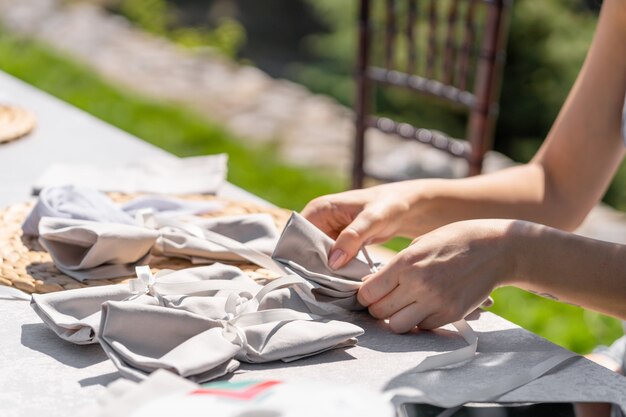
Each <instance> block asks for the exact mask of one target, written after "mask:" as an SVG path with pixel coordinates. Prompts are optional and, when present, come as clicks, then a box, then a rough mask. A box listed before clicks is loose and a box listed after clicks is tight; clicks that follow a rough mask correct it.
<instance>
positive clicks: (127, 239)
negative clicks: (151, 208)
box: [39, 214, 278, 281]
mask: <svg viewBox="0 0 626 417" xmlns="http://www.w3.org/2000/svg"><path fill="white" fill-rule="evenodd" d="M188 220H190V222H188V223H184V224H182V223H178V221H176V222H175V223H176V224H179V226H177V227H172V226H166V227H160V228H158V229H157V230H155V229H150V228H147V227H139V226H133V225H126V224H119V223H99V222H92V221H87V220H73V219H61V218H49V217H44V218H43V219H41V221H40V223H39V233H40V238H39V241H40V242H41V244H42V246H43V247H44V248H45V249H46V250H47V251H48V252H49V253H50V256H51V257H52V260H53V261H54V263H55V265H56V266H57V268H59V270H60V271H62V272H63V273H65V274H67V275H69V276H71V277H72V278H75V279H77V280H79V281H85V280H89V279H104V278H117V277H125V276H131V275H133V273H134V266H135V265H136V264H141V263H144V264H145V263H147V262H148V256H149V255H150V254H152V255H155V256H165V257H178V258H187V259H192V258H193V259H194V260H195V261H197V260H198V259H200V260H201V261H202V262H201V263H208V262H215V261H241V260H244V259H245V258H242V257H241V256H240V255H238V254H237V253H235V252H233V251H232V250H231V249H229V248H225V247H224V246H223V245H219V244H215V243H213V242H212V241H211V240H209V236H208V234H216V233H217V234H219V235H222V236H226V237H228V238H230V239H232V240H234V241H236V242H238V243H240V244H245V245H246V247H248V248H251V249H253V250H256V251H258V252H264V253H266V254H267V253H271V251H272V250H273V248H274V246H275V242H276V238H277V236H278V231H277V230H276V226H275V225H274V222H273V220H272V218H271V216H269V215H268V214H250V215H241V216H225V217H217V218H214V219H202V218H199V217H193V216H189V217H188ZM154 221H155V222H156V227H159V226H160V225H164V224H174V223H173V222H170V221H169V220H168V219H164V218H160V217H155V218H154ZM190 227H193V228H192V229H190ZM190 230H191V231H190Z"/></svg>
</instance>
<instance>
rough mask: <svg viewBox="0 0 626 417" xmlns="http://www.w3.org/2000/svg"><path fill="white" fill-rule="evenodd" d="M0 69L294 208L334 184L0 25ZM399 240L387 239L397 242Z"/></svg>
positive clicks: (567, 310)
mask: <svg viewBox="0 0 626 417" xmlns="http://www.w3.org/2000/svg"><path fill="white" fill-rule="evenodd" d="M0 69H1V70H3V71H5V72H7V73H9V74H12V75H14V76H16V77H18V78H20V79H22V80H24V81H26V82H28V83H30V84H32V85H34V86H36V87H38V88H40V89H42V90H44V91H47V92H49V93H51V94H52V95H55V96H57V97H59V98H60V99H62V100H65V101H67V102H69V103H71V104H73V105H74V106H76V107H79V108H81V109H83V110H85V111H87V112H89V113H91V114H93V115H94V116H96V117H98V118H100V119H102V120H105V121H107V122H109V123H111V124H113V125H115V126H117V127H119V128H121V129H123V130H126V131H128V132H130V133H132V134H134V135H136V136H138V137H140V138H142V139H144V140H146V141H147V142H150V143H152V144H154V145H156V146H159V147H161V148H163V149H165V150H167V151H169V152H171V153H173V154H176V155H179V156H190V155H201V154H211V153H217V152H226V153H228V154H229V157H230V162H229V180H230V181H231V182H232V183H234V184H236V185H239V186H240V187H242V188H245V189H247V190H249V191H251V192H253V193H255V194H257V195H259V196H261V197H263V198H265V199H267V200H269V201H271V202H273V203H275V204H277V205H279V206H282V207H287V208H291V209H295V210H299V209H301V208H302V207H303V206H304V205H305V204H306V203H307V202H308V201H309V200H310V199H311V198H313V197H316V196H318V195H322V194H327V193H331V192H337V191H340V190H342V189H343V188H344V187H345V184H344V182H343V181H342V180H338V179H337V178H334V177H332V176H330V175H324V174H320V173H319V172H314V171H312V170H305V169H302V168H295V167H291V166H288V165H286V164H284V163H282V162H280V161H279V160H277V158H276V157H275V155H274V153H273V152H272V149H271V148H251V147H249V146H245V145H243V144H241V143H240V142H239V141H237V138H236V137H234V136H233V135H232V134H230V133H229V132H227V131H226V130H224V129H222V128H221V127H219V126H217V125H214V124H211V123H209V122H207V121H206V120H204V119H203V118H201V117H199V116H197V115H195V114H194V113H193V112H191V111H189V110H188V109H185V108H181V107H180V106H178V105H174V104H163V103H155V102H154V101H151V100H147V99H145V98H142V97H139V96H137V95H133V94H132V93H130V92H128V90H126V89H121V88H116V87H114V86H112V85H110V84H108V83H105V82H103V81H102V80H101V79H100V78H99V77H97V76H95V75H94V74H93V72H92V71H90V70H89V69H88V68H85V67H83V66H81V65H78V64H76V63H75V62H73V61H72V60H70V59H68V58H67V57H64V56H62V55H61V54H58V53H54V52H52V51H50V50H49V49H47V48H45V47H43V46H41V45H39V44H37V43H35V42H33V41H30V40H26V39H21V38H18V37H16V36H14V35H11V34H9V33H6V32H3V31H2V30H0ZM407 243H408V241H407V240H401V239H396V240H394V241H393V242H392V244H391V246H392V247H393V248H394V249H396V250H400V249H402V248H403V247H405V246H406V244H407ZM494 298H495V300H496V304H495V306H494V307H493V308H492V311H494V312H496V313H497V314H499V315H501V316H503V317H505V318H507V319H509V320H511V321H513V322H515V323H517V324H520V325H521V326H523V327H525V328H527V329H529V330H532V331H533V332H535V333H537V334H539V335H542V336H544V337H546V338H547V339H549V340H552V341H553V342H555V343H557V344H560V345H562V346H564V347H567V348H569V349H572V350H574V351H576V352H582V353H585V352H588V351H590V350H591V349H592V348H593V346H595V345H596V344H598V343H605V344H606V343H609V342H611V341H612V340H614V339H616V338H617V337H618V336H619V335H620V334H621V329H620V324H619V322H618V321H617V320H614V319H609V318H606V317H603V316H601V315H598V314H595V313H591V312H587V311H584V310H582V309H580V308H577V307H573V306H569V305H564V304H559V303H555V302H552V301H549V300H545V299H542V298H539V297H537V296H534V295H532V294H529V293H526V292H524V291H520V290H517V289H514V288H502V289H499V290H497V291H496V292H495V293H494Z"/></svg>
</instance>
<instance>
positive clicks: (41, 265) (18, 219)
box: [0, 194, 290, 294]
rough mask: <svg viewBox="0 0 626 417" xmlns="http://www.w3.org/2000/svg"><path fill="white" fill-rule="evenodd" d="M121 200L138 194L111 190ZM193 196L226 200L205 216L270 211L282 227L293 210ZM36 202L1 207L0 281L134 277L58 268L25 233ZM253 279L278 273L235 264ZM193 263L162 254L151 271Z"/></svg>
mask: <svg viewBox="0 0 626 417" xmlns="http://www.w3.org/2000/svg"><path fill="white" fill-rule="evenodd" d="M110 196H111V197H112V198H113V199H114V200H115V201H118V202H123V201H127V200H130V199H132V198H135V197H137V196H136V195H134V196H130V195H123V194H110ZM177 197H178V198H185V199H190V200H212V201H221V202H223V203H224V207H223V209H221V210H219V211H215V212H212V213H208V214H204V215H202V217H218V216H225V215H235V214H250V213H268V214H270V215H271V216H272V217H273V219H274V221H275V223H276V226H277V227H278V229H279V230H282V229H283V227H284V226H285V224H286V222H287V220H288V218H289V216H290V212H289V211H288V210H284V209H279V208H271V207H265V206H262V205H259V204H254V203H249V202H241V201H234V200H224V199H221V198H216V197H213V196H185V197H180V196H177ZM33 204H34V203H33V202H25V203H19V204H14V205H11V206H9V207H7V208H5V209H2V210H0V284H2V285H8V286H12V287H15V288H17V289H20V290H22V291H25V292H27V293H29V294H31V293H48V292H54V291H62V290H69V289H73V288H82V287H91V286H97V285H107V284H117V283H120V282H124V281H126V280H128V279H129V278H132V277H127V278H118V279H103V280H89V281H86V282H79V281H77V280H75V279H73V278H70V277H69V276H67V275H65V274H63V273H62V272H61V271H59V270H58V269H57V268H56V267H55V266H54V263H53V262H52V260H51V258H50V255H49V254H48V253H47V252H46V251H45V250H44V249H43V248H42V247H41V245H40V244H39V242H38V241H37V238H32V237H25V236H22V223H23V222H24V219H25V218H26V216H27V215H28V213H29V212H30V210H31V208H32V206H33ZM236 265H237V266H238V267H240V268H241V269H242V270H243V271H244V272H246V273H247V274H248V275H249V276H251V277H252V278H253V279H255V280H257V281H259V282H264V281H267V280H269V279H272V278H275V275H274V274H273V273H272V272H270V271H268V270H266V269H263V268H259V267H258V266H256V265H252V264H245V263H241V264H236ZM192 266H198V265H193V264H191V262H189V261H187V260H184V259H171V258H167V259H166V258H159V259H158V260H155V261H154V262H151V263H150V267H151V268H152V271H153V272H154V273H156V272H157V271H159V270H161V269H183V268H189V267H192Z"/></svg>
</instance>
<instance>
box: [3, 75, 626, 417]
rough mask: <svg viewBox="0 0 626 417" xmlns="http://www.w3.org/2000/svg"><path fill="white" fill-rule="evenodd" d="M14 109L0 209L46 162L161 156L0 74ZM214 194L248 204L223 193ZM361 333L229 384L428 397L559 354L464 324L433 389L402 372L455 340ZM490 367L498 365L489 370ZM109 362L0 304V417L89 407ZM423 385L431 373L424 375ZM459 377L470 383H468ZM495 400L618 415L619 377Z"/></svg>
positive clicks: (24, 306) (536, 340) (541, 382)
mask: <svg viewBox="0 0 626 417" xmlns="http://www.w3.org/2000/svg"><path fill="white" fill-rule="evenodd" d="M3 100H7V101H9V100H10V101H11V102H13V103H17V104H22V105H24V106H25V107H28V108H29V109H32V110H34V111H35V112H36V113H37V118H38V121H39V126H38V128H37V130H36V131H35V132H34V133H33V134H32V135H30V136H29V137H27V138H23V139H21V140H18V141H16V142H14V143H10V144H7V145H3V146H0V206H2V205H6V204H10V203H13V202H18V201H23V200H25V199H26V198H28V197H29V194H30V186H31V184H32V183H33V181H34V180H35V178H37V176H38V175H40V173H41V172H42V171H43V169H44V168H45V167H46V166H48V165H49V164H51V163H54V162H78V161H82V162H84V161H93V162H99V163H106V162H110V161H122V162H124V161H128V160H130V159H131V158H133V157H135V156H136V155H138V154H141V155H157V154H164V151H162V150H159V149H157V148H155V147H153V146H151V145H149V144H147V143H145V142H142V141H140V140H139V139H137V138H135V137H133V136H131V135H128V134H127V133H125V132H122V131H120V130H118V129H116V128H113V127H111V126H109V125H107V124H105V123H103V122H101V121H99V120H97V119H95V118H93V117H91V116H89V115H87V114H85V113H83V112H81V111H79V110H76V109H74V108H73V107H71V106H68V105H67V104H65V103H62V102H60V101H58V100H56V99H54V98H52V97H50V96H48V95H46V94H44V93H42V92H40V91H38V90H36V89H34V88H32V87H29V86H27V85H25V84H23V83H21V82H19V81H18V80H16V79H14V78H12V77H10V76H8V75H6V74H3V73H1V72H0V101H3ZM221 194H223V195H226V196H230V197H239V198H254V199H255V200H257V201H258V199H257V198H256V197H254V196H252V195H251V194H249V193H246V192H245V191H242V190H240V189H238V188H236V187H234V186H232V185H227V186H225V187H224V190H222V192H221ZM354 320H355V321H356V322H357V324H360V325H361V326H362V327H364V328H365V329H366V333H365V335H363V336H362V337H360V338H359V345H358V346H356V347H354V348H351V349H348V350H335V351H330V352H327V353H324V354H320V355H317V356H314V357H311V358H306V359H302V360H299V361H296V362H292V363H289V364H284V363H279V362H275V363H269V364H262V365H259V364H256V365H251V364H242V367H241V369H240V370H239V371H237V372H236V373H235V374H234V375H232V376H230V377H229V378H230V379H231V380H234V381H237V380H244V379H264V378H272V379H277V378H278V379H280V378H294V377H295V378H314V379H322V380H332V381H333V382H335V383H344V384H353V385H362V386H367V387H369V388H373V389H377V390H381V389H385V388H389V387H395V386H400V385H403V384H404V385H406V384H408V385H411V386H414V387H417V388H422V389H428V388H429V386H433V384H437V383H438V384H444V385H445V386H446V387H447V389H450V390H454V389H455V384H468V383H469V384H472V383H473V384H476V385H480V384H486V383H491V384H493V383H494V382H497V375H496V379H495V380H494V379H493V374H490V373H489V369H497V370H498V372H499V374H500V375H502V374H506V373H511V372H515V371H516V370H518V369H522V368H524V367H527V366H529V365H530V364H533V363H536V362H537V361H539V360H541V359H542V358H545V357H546V356H549V355H551V354H553V353H554V352H558V351H559V350H560V348H559V347H557V346H555V345H553V344H552V343H550V342H548V341H546V340H544V339H542V338H540V337H539V336H536V335H534V334H532V333H530V332H528V331H526V330H523V329H521V328H519V327H518V326H516V325H514V324H512V323H510V322H508V321H506V320H504V319H502V318H500V317H497V316H495V315H493V314H491V313H482V314H481V315H480V317H478V318H476V319H475V320H473V321H471V322H470V323H471V325H472V327H473V328H474V329H475V330H476V332H477V333H478V335H479V340H480V342H479V348H478V351H479V354H478V356H477V358H476V359H475V360H474V361H472V362H470V363H469V364H467V365H464V366H465V367H466V368H465V369H467V370H468V372H467V373H466V375H465V379H463V377H462V378H456V377H455V378H454V379H450V378H448V380H446V378H447V376H446V375H452V374H451V373H448V374H446V372H447V371H441V372H438V373H437V375H435V376H434V377H435V378H440V379H438V380H437V381H434V380H432V379H425V378H424V377H423V376H422V375H421V374H415V373H411V372H407V371H408V370H410V369H411V368H412V367H414V366H415V365H416V364H417V363H418V362H419V360H420V358H422V357H423V356H424V354H425V352H426V351H432V350H449V349H454V348H457V347H460V346H462V345H463V342H462V341H460V339H459V337H458V336H457V335H455V334H452V333H450V332H446V331H437V332H422V333H413V334H407V335H394V334H392V333H390V332H389V330H388V329H387V328H385V326H384V324H381V323H377V322H375V321H373V320H371V319H370V318H368V317H367V316H366V315H364V314H359V315H356V314H355V316H354ZM494 365H497V367H496V368H494ZM118 377H119V374H118V373H117V371H116V369H115V367H114V366H113V364H112V363H111V362H110V361H108V360H107V357H106V355H105V354H104V353H103V352H102V350H101V349H100V347H99V346H98V345H91V346H76V345H72V344H70V343H68V342H65V341H63V340H61V339H59V338H58V337H57V336H56V335H54V333H52V331H51V330H49V329H48V328H47V327H46V326H45V325H44V324H43V323H42V322H41V320H40V319H39V318H38V317H37V316H36V315H35V313H34V311H33V310H32V309H31V308H30V307H29V305H28V303H26V302H23V301H9V300H0V415H2V416H3V417H9V416H42V415H45V416H62V415H63V416H66V415H76V414H79V412H80V411H81V410H84V409H85V407H88V406H90V405H93V404H94V403H95V401H96V398H97V396H98V395H99V394H101V393H102V392H103V391H104V389H105V386H106V385H107V384H108V383H109V382H111V381H113V380H115V379H117V378H118ZM431 377H432V375H431ZM467 378H470V379H469V380H467ZM499 400H500V401H503V402H509V401H511V402H517V401H527V400H532V401H599V402H613V403H617V404H619V405H620V406H621V407H622V409H623V410H626V378H623V377H621V376H619V375H617V374H614V373H612V372H610V371H608V370H606V369H604V368H602V367H600V366H597V365H595V364H593V363H591V362H589V361H587V360H586V359H583V358H579V359H575V360H573V361H570V362H568V363H566V364H565V365H563V366H561V367H559V368H557V369H556V370H555V371H553V372H551V373H549V374H547V375H545V376H543V377H541V378H539V379H537V380H535V381H533V382H531V383H530V384H527V385H526V386H523V387H521V388H518V389H516V390H514V391H511V392H509V393H508V394H505V395H504V396H503V397H501V398H500V399H499Z"/></svg>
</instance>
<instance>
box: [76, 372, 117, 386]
mask: <svg viewBox="0 0 626 417" xmlns="http://www.w3.org/2000/svg"><path fill="white" fill-rule="evenodd" d="M121 377H122V375H120V373H119V372H110V373H108V374H102V375H97V376H91V377H89V378H84V379H81V380H80V381H78V383H79V384H80V386H81V387H83V388H85V387H90V386H92V385H102V386H103V387H106V386H107V385H109V384H110V383H111V382H113V381H115V380H116V379H118V378H121Z"/></svg>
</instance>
